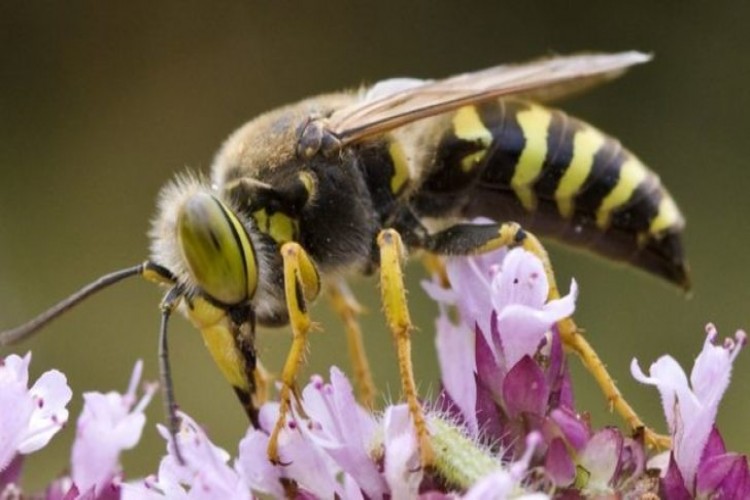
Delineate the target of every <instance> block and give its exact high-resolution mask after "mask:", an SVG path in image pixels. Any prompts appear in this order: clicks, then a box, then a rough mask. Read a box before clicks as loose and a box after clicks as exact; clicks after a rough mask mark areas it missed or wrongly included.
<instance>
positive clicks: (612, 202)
mask: <svg viewBox="0 0 750 500" xmlns="http://www.w3.org/2000/svg"><path fill="white" fill-rule="evenodd" d="M647 173H648V171H647V170H646V167H644V166H643V164H642V163H641V162H640V161H638V159H637V158H635V157H634V156H631V157H630V158H628V159H627V160H626V161H625V162H624V163H623V164H622V165H621V166H620V179H619V180H618V181H617V184H616V185H615V187H614V189H612V191H610V193H609V194H608V195H607V196H606V198H604V199H603V200H602V203H601V205H599V208H598V209H597V210H596V225H597V226H599V227H600V228H601V229H604V228H606V227H607V226H608V225H609V219H610V217H611V215H612V211H613V210H614V209H616V208H617V207H619V206H621V205H623V204H624V203H626V202H627V201H628V200H629V199H630V196H631V195H632V194H633V191H635V189H636V188H637V187H638V185H639V184H640V183H641V182H643V181H644V180H645V179H646V175H647Z"/></svg>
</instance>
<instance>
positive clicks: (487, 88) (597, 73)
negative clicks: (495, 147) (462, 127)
mask: <svg viewBox="0 0 750 500" xmlns="http://www.w3.org/2000/svg"><path fill="white" fill-rule="evenodd" d="M650 59H651V56H650V55H647V54H643V53H641V52H634V51H631V52H621V53H617V54H582V55H574V56H565V57H552V58H547V59H541V60H537V61H532V62H529V63H525V64H509V65H502V66H495V67H493V68H488V69H485V70H481V71H476V72H474V73H465V74H461V75H457V76H453V77H450V78H446V79H444V80H416V79H407V78H398V79H393V80H385V81H383V82H380V83H378V84H375V85H374V86H373V87H372V88H371V89H370V90H369V91H368V92H367V93H366V94H365V96H364V97H363V99H362V100H361V101H359V102H357V103H356V104H354V105H351V106H348V107H345V108H342V109H340V110H338V111H336V112H334V113H333V114H332V115H331V116H330V117H329V118H328V120H327V123H326V129H328V130H329V131H330V132H333V133H334V134H335V135H336V136H337V137H338V138H339V139H340V140H341V142H342V144H344V145H346V144H349V143H352V142H355V141H358V140H360V139H362V138H364V137H368V136H371V135H376V134H381V133H383V132H387V131H389V130H393V129H394V128H397V127H400V126H403V125H406V124H407V123H411V122H414V121H416V120H419V119H422V118H426V117H429V116H434V115H437V114H440V113H445V112H446V111H450V110H452V109H456V108H459V107H461V106H465V105H467V104H471V103H475V102H480V101H485V100H488V99H493V98H497V97H501V96H508V95H514V96H524V97H530V98H533V99H535V100H543V101H548V100H552V99H558V98H561V97H565V96H567V95H570V94H573V93H577V92H581V91H583V90H586V89H588V88H590V87H593V86H595V85H597V84H600V83H604V82H606V81H609V80H611V79H613V78H616V77H618V76H620V75H621V74H622V73H623V72H624V71H625V70H626V69H627V68H628V67H630V66H633V65H635V64H641V63H645V62H647V61H649V60H650Z"/></svg>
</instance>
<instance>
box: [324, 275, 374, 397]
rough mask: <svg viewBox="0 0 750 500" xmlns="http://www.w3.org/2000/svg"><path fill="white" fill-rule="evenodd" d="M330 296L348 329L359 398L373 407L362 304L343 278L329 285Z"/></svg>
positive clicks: (334, 308)
mask: <svg viewBox="0 0 750 500" xmlns="http://www.w3.org/2000/svg"><path fill="white" fill-rule="evenodd" d="M328 298H329V299H330V301H331V307H332V308H333V310H334V311H335V312H336V314H338V315H339V317H341V321H342V322H343V323H344V330H346V339H347V345H348V346H349V357H350V358H351V360H352V368H353V369H354V379H355V380H356V383H357V389H359V400H360V402H361V403H362V404H363V405H364V406H365V407H367V408H372V407H373V406H374V402H375V393H376V389H375V382H373V379H372V371H371V370H370V363H369V362H368V360H367V353H366V352H365V344H364V342H363V340H362V329H361V328H360V327H359V322H358V321H357V316H358V315H359V314H360V313H361V312H362V306H360V305H359V302H357V299H356V297H354V295H353V294H352V291H351V290H350V289H349V287H348V286H347V284H346V282H344V281H343V280H336V281H335V282H334V283H332V284H331V285H330V286H329V287H328Z"/></svg>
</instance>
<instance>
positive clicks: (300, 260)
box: [268, 242, 320, 463]
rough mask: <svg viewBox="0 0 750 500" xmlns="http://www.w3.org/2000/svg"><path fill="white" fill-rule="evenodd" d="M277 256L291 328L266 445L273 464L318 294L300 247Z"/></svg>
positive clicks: (288, 246) (311, 267) (310, 264)
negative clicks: (275, 412)
mask: <svg viewBox="0 0 750 500" xmlns="http://www.w3.org/2000/svg"><path fill="white" fill-rule="evenodd" d="M281 256H282V258H283V260H284V293H285V294H286V304H287V309H288V311H289V325H290V326H291V328H292V346H291V348H290V349H289V354H288V355H287V358H286V362H285V363H284V370H283V371H282V372H281V384H282V385H281V394H280V396H279V400H280V401H279V403H280V407H279V418H278V419H277V420H276V425H275V426H274V429H273V432H271V437H270V439H269V441H268V458H269V459H270V460H271V462H273V463H279V447H278V440H279V433H280V432H281V429H282V428H283V427H284V425H285V424H286V418H287V416H288V414H289V410H290V408H291V403H292V393H293V392H294V393H296V392H297V390H296V381H297V372H298V371H299V368H300V365H301V363H302V360H303V359H304V357H305V349H306V348H307V334H308V333H309V331H310V327H311V325H312V323H311V321H310V316H309V314H308V313H307V303H308V302H309V301H312V300H314V299H315V298H316V297H317V296H318V293H320V276H319V275H318V271H317V269H316V268H315V264H313V262H312V260H310V257H309V256H308V255H307V252H305V250H304V249H303V248H302V247H301V246H300V245H298V244H297V243H294V242H290V243H285V244H284V246H282V247H281Z"/></svg>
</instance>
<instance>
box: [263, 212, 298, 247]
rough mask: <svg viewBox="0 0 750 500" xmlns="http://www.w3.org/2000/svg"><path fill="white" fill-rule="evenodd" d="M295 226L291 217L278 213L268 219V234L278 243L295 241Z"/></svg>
mask: <svg viewBox="0 0 750 500" xmlns="http://www.w3.org/2000/svg"><path fill="white" fill-rule="evenodd" d="M294 232H295V224H294V221H293V220H292V218H291V217H289V216H288V215H286V214H285V213H282V212H276V213H275V214H273V215H271V216H270V217H269V218H268V234H270V235H271V237H272V238H273V239H274V240H276V241H277V242H278V243H286V242H287V241H292V240H294Z"/></svg>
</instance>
